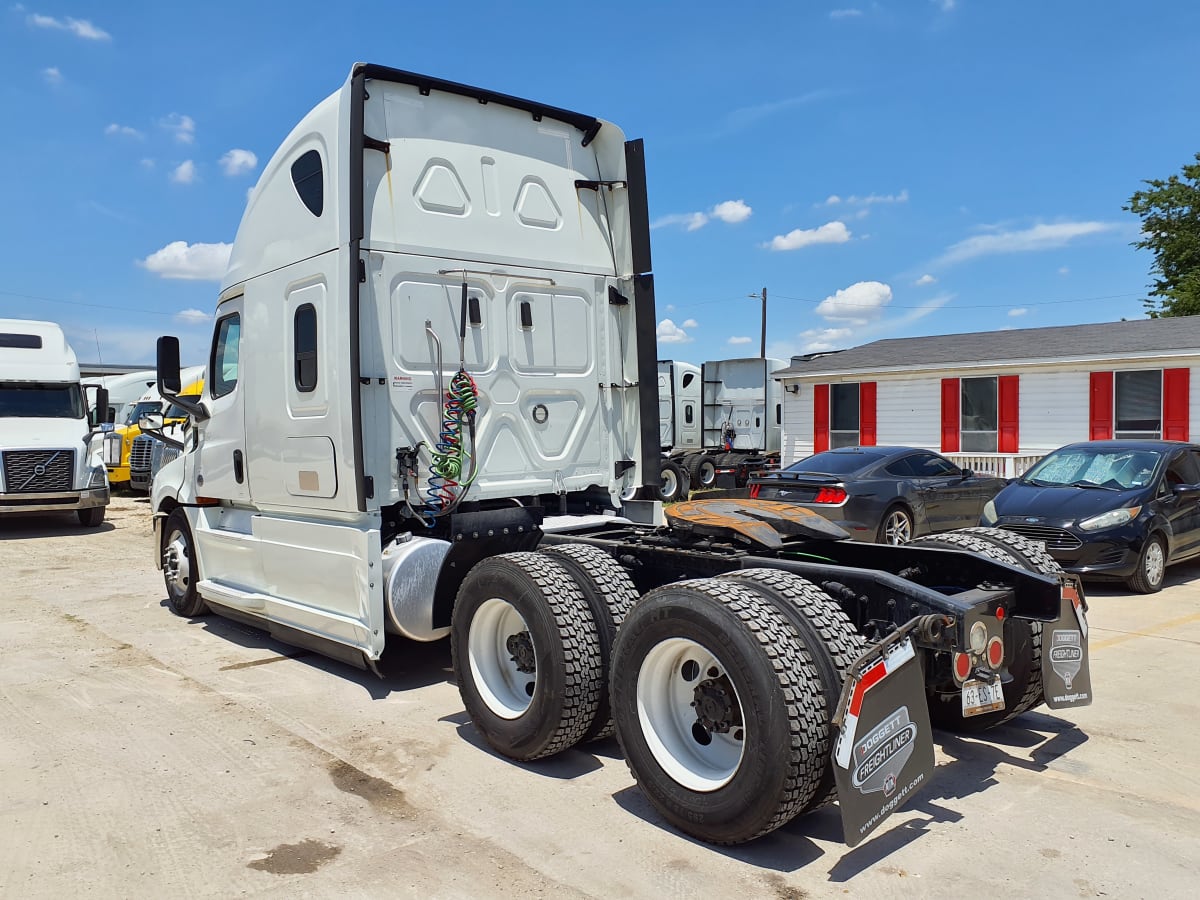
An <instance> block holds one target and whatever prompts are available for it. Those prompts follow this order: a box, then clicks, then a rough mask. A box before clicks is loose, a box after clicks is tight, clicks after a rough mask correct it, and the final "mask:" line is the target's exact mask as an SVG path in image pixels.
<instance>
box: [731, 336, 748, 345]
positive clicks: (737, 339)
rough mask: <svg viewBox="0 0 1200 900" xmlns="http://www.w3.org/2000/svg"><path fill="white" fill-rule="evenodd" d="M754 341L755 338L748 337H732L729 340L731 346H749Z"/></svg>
mask: <svg viewBox="0 0 1200 900" xmlns="http://www.w3.org/2000/svg"><path fill="white" fill-rule="evenodd" d="M752 340H754V338H748V337H731V338H730V339H729V343H731V344H749V343H750V342H751V341H752Z"/></svg>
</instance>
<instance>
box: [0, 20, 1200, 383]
mask: <svg viewBox="0 0 1200 900" xmlns="http://www.w3.org/2000/svg"><path fill="white" fill-rule="evenodd" d="M0 46H2V47H3V52H2V53H0V115H3V119H4V121H5V122H6V123H7V124H6V127H5V129H4V130H3V139H0V191H2V194H0V196H2V197H3V201H4V209H5V211H6V214H5V215H4V216H3V217H2V218H0V316H16V317H25V318H46V319H51V320H54V321H58V322H61V323H62V324H63V325H64V327H65V328H66V329H67V331H68V334H69V336H70V338H71V339H72V342H73V343H74V344H75V346H76V349H77V351H78V352H79V355H80V358H81V359H83V360H88V361H93V360H95V359H96V357H97V355H98V354H99V355H100V356H102V357H103V359H104V361H105V362H110V363H116V362H120V363H139V362H150V361H152V359H153V356H154V338H155V337H156V336H157V335H159V334H163V333H174V334H178V335H180V337H181V338H182V340H183V346H184V357H185V361H188V362H200V361H202V358H203V356H204V355H205V348H206V346H207V343H208V336H209V329H210V327H211V319H210V313H211V310H212V307H213V304H214V301H215V298H216V291H217V287H218V285H217V282H216V279H218V278H219V271H218V270H219V268H220V260H221V259H222V257H223V254H224V253H226V252H227V250H225V249H224V248H222V247H221V246H220V245H222V244H228V243H230V242H231V241H232V240H233V237H234V234H235V232H236V230H237V226H238V222H239V220H240V217H241V212H242V209H243V207H244V205H245V200H246V194H247V190H248V189H249V188H250V187H251V186H252V185H253V183H254V180H255V179H256V178H257V175H258V173H259V171H260V169H261V166H262V165H263V164H264V163H265V162H266V160H267V159H268V158H269V157H270V156H271V154H272V152H273V151H274V150H275V147H276V146H277V144H278V143H279V141H280V140H282V138H283V137H284V136H285V135H286V134H287V133H288V131H289V130H290V129H291V127H292V126H293V125H294V124H295V123H296V121H297V120H298V119H299V118H300V117H301V116H302V115H303V114H304V113H305V112H306V111H307V110H308V109H309V108H311V107H312V106H313V105H314V104H315V103H317V102H318V101H319V100H321V99H322V98H324V97H325V96H327V95H328V94H329V93H332V92H333V91H334V90H335V89H336V88H337V87H338V86H339V85H340V84H341V83H342V82H343V81H344V79H345V77H346V75H347V73H348V72H349V69H350V66H351V64H352V63H353V62H355V61H359V60H361V61H367V62H375V63H380V64H384V65H390V66H394V67H397V68H405V69H410V70H415V71H419V72H425V73H428V74H431V75H436V76H439V77H443V78H448V79H452V80H456V81H463V82H467V83H471V84H478V85H482V86H485V87H489V88H493V89H495V90H499V91H503V92H506V93H511V94H516V95H519V96H525V97H529V98H532V99H536V100H541V101H544V102H548V103H552V104H555V105H558V106H564V107H567V108H569V109H575V110H578V111H581V112H585V113H589V114H592V115H596V116H600V117H602V118H605V119H609V120H612V121H614V122H616V123H617V124H619V125H620V126H621V127H622V128H623V129H624V130H625V132H626V134H627V135H628V136H629V137H642V138H644V139H645V141H646V152H647V168H648V177H649V202H650V214H651V220H652V223H653V225H654V227H653V252H654V263H655V266H654V269H655V278H656V288H657V294H658V318H659V347H658V350H659V356H660V358H675V359H683V360H687V361H690V362H694V363H700V362H703V361H704V360H707V359H722V358H729V357H736V356H747V355H750V356H753V355H757V353H758V349H759V310H760V304H759V302H758V301H757V298H758V296H759V292H760V291H761V289H762V288H763V287H764V286H765V287H766V288H767V292H768V301H769V313H768V348H767V349H768V354H769V355H771V356H778V357H782V358H785V359H786V358H787V357H789V356H790V355H792V354H794V353H804V352H810V351H813V350H820V349H833V348H838V347H847V346H854V345H857V344H862V343H865V342H868V341H871V340H876V339H879V338H883V337H907V336H916V335H931V334H943V333H955V332H963V331H980V330H990V329H997V328H1013V327H1016V328H1024V327H1038V326H1046V325H1067V324H1077V323H1084V322H1104V321H1115V320H1118V319H1121V318H1123V317H1124V318H1140V317H1142V316H1144V314H1145V313H1144V310H1143V307H1142V305H1141V302H1140V301H1141V298H1142V297H1144V296H1145V285H1146V284H1147V282H1148V281H1149V276H1148V270H1149V266H1150V264H1151V261H1152V260H1151V257H1150V256H1149V255H1148V254H1147V253H1145V252H1139V251H1135V250H1133V248H1131V247H1130V246H1129V243H1130V241H1132V240H1135V239H1136V237H1137V233H1138V229H1137V220H1136V219H1135V218H1134V217H1132V216H1131V215H1130V214H1128V213H1125V212H1123V211H1122V210H1121V206H1122V204H1123V203H1124V202H1125V201H1126V200H1127V199H1128V197H1129V195H1130V194H1131V193H1132V192H1133V191H1134V190H1137V189H1138V187H1139V186H1140V182H1141V180H1142V179H1146V178H1154V177H1166V176H1168V175H1170V174H1172V173H1175V172H1177V171H1178V170H1179V169H1180V167H1181V166H1182V165H1184V164H1185V163H1187V162H1189V161H1190V160H1191V159H1192V157H1193V155H1194V154H1195V153H1196V152H1197V151H1198V150H1200V115H1198V114H1197V113H1198V111H1200V110H1198V107H1200V97H1198V95H1197V90H1196V86H1197V85H1198V84H1200V5H1197V4H1195V3H1194V2H1154V0H1144V2H1139V3H1115V2H1110V3H1103V4H1102V3H1096V2H1094V0H1092V2H1084V0H1056V2H1049V3H1047V2H1045V0H1036V2H1030V0H1011V2H1004V3H1001V2H994V0H903V2H902V0H893V2H889V3H874V2H857V3H856V2H851V0H835V2H816V0H795V2H791V3H765V2H764V3H754V4H749V3H748V4H741V5H736V4H729V3H711V2H707V0H697V2H692V3H690V4H687V5H686V6H684V5H682V4H679V5H675V4H670V5H667V4H652V3H645V2H642V3H626V2H610V3H600V4H586V5H584V4H572V3H518V2H513V3H509V4H497V3H486V4H484V3H473V2H460V3H454V4H429V3H404V2H391V3H388V4H381V5H378V6H376V5H372V4H366V3H356V4H332V3H328V2H322V3H316V2H312V0H292V2H289V3H286V4H283V3H265V2H264V3H253V2H244V0H243V2H239V3H226V2H221V0H210V2H207V3H204V4H201V5H200V6H188V5H182V4H167V3H162V2H153V3H150V2H145V3H143V2H121V3H112V2H109V3H84V2H66V3H63V2H60V0H50V2H45V3H43V2H40V0H31V2H25V3H23V4H20V5H17V4H12V5H9V6H7V7H5V8H4V9H3V11H0ZM751 295H753V296H751Z"/></svg>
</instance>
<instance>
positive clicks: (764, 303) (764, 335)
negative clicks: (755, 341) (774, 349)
mask: <svg viewBox="0 0 1200 900" xmlns="http://www.w3.org/2000/svg"><path fill="white" fill-rule="evenodd" d="M762 307H763V308H762V343H761V344H760V345H759V351H758V355H759V356H760V357H762V358H763V359H766V358H767V289H766V288H763V290H762Z"/></svg>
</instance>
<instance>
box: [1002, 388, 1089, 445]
mask: <svg viewBox="0 0 1200 900" xmlns="http://www.w3.org/2000/svg"><path fill="white" fill-rule="evenodd" d="M1016 374H1019V375H1020V376H1021V384H1020V388H1019V391H1020V401H1021V419H1020V425H1019V428H1020V438H1021V440H1020V450H1021V452H1022V453H1032V452H1035V451H1037V452H1046V451H1049V450H1053V449H1054V448H1055V447H1061V446H1062V445H1063V444H1069V443H1071V442H1072V441H1086V440H1088V439H1089V438H1090V434H1089V433H1088V405H1089V402H1090V391H1091V381H1090V377H1089V375H1088V373H1087V372H1019V373H1016Z"/></svg>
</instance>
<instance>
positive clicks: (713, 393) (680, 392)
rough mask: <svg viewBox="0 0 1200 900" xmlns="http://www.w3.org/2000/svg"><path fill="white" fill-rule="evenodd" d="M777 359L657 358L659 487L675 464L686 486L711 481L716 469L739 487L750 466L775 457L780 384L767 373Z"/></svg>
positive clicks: (666, 481)
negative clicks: (663, 456) (698, 364)
mask: <svg viewBox="0 0 1200 900" xmlns="http://www.w3.org/2000/svg"><path fill="white" fill-rule="evenodd" d="M784 366H785V363H784V361H783V360H781V359H770V358H765V359H764V358H761V357H749V358H746V359H713V360H708V361H707V362H705V363H704V365H703V366H701V367H700V368H697V367H696V366H693V365H691V364H689V363H684V362H679V361H678V360H659V362H658V371H659V376H658V377H659V385H658V390H659V428H660V431H661V442H660V443H661V446H662V449H663V452H664V453H665V454H666V455H667V459H666V461H665V462H664V463H663V472H664V476H663V478H664V481H663V484H664V490H665V488H666V486H667V485H668V484H669V480H670V479H669V476H668V473H670V475H674V474H675V473H677V472H682V473H683V474H684V475H686V479H687V480H686V483H687V484H688V485H689V486H690V487H691V488H692V489H697V488H710V487H714V486H717V479H718V474H724V475H726V476H727V478H726V480H727V481H729V482H730V483H729V484H728V485H726V486H728V487H742V486H743V485H745V483H746V478H747V476H748V475H749V473H750V471H752V470H753V469H756V468H765V467H768V466H777V465H778V464H779V452H780V448H781V446H782V440H783V387H782V385H780V383H779V382H778V381H776V380H775V379H774V378H772V377H771V373H772V372H774V371H776V370H777V369H782V368H784ZM689 415H692V416H694V417H695V419H694V423H693V420H691V419H689V418H688V416H689ZM684 496H686V493H685V494H684ZM663 499H677V498H675V497H664V498H663Z"/></svg>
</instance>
